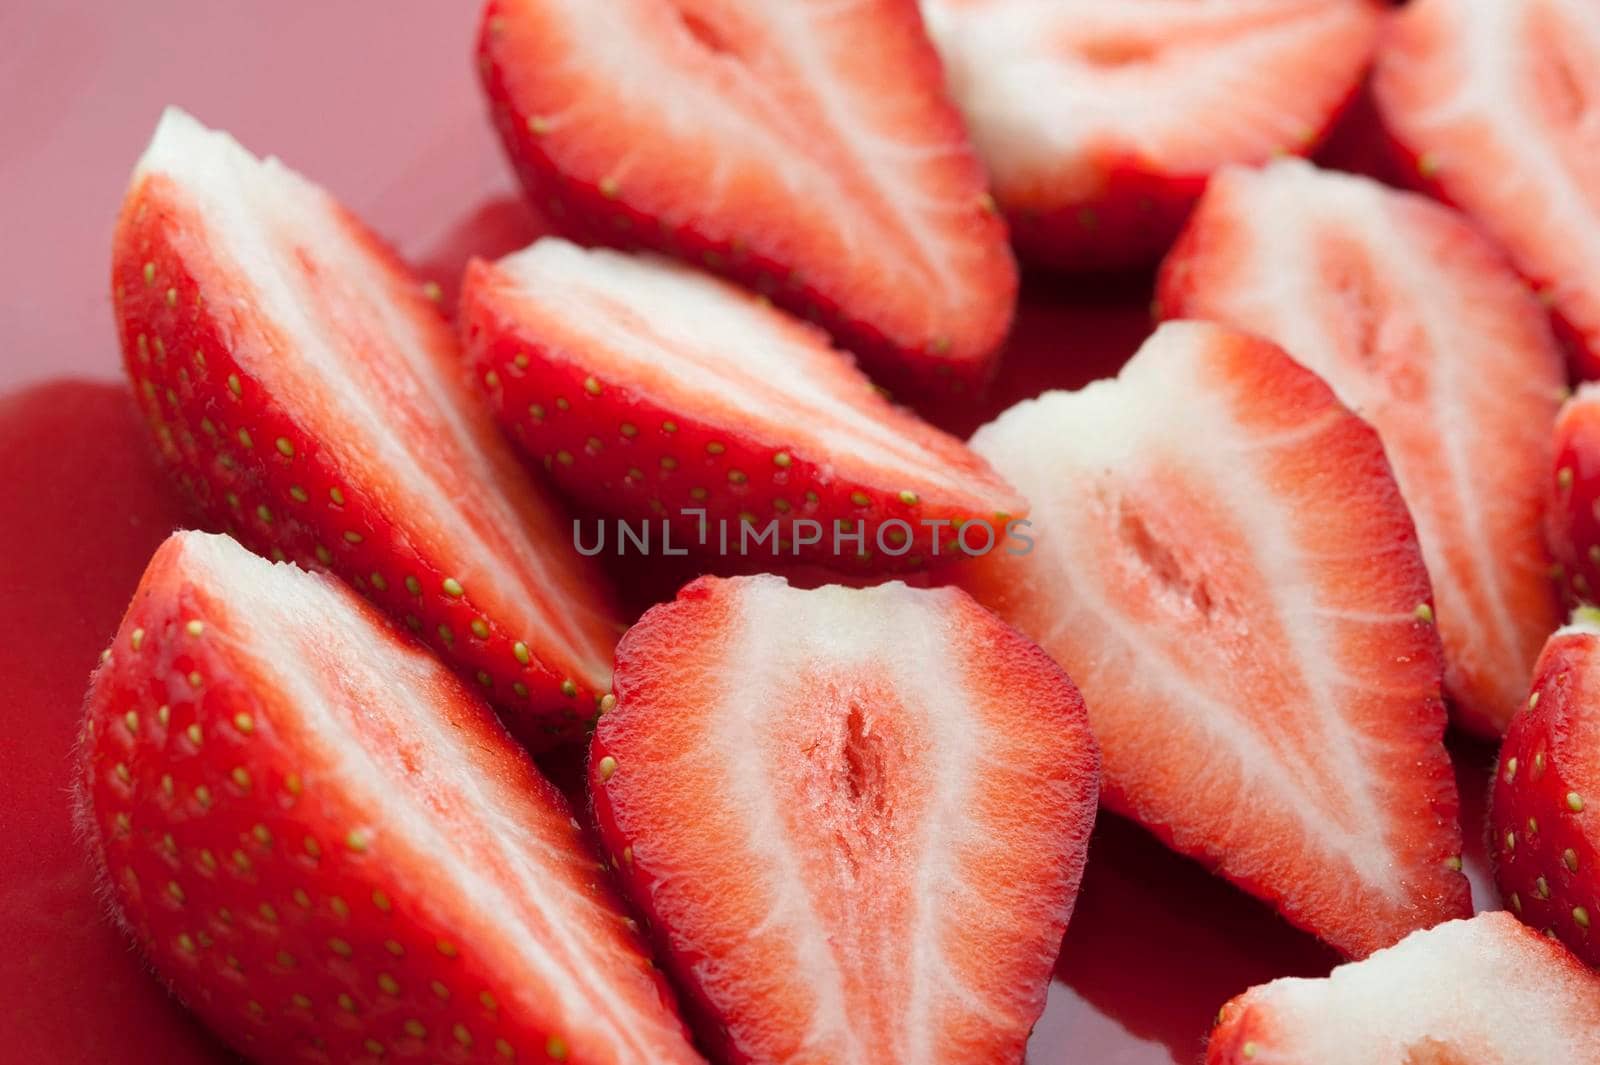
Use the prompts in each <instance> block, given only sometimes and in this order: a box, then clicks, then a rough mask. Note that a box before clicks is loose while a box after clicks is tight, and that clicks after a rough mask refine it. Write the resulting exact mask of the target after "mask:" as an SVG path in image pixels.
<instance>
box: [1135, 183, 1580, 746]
mask: <svg viewBox="0 0 1600 1065" xmlns="http://www.w3.org/2000/svg"><path fill="white" fill-rule="evenodd" d="M1157 303H1158V304H1159V306H1160V308H1161V313H1163V314H1165V315H1169V316H1171V317H1174V318H1209V319H1213V320H1215V321H1218V322H1221V323H1224V324H1226V325H1230V326H1233V327H1235V328H1237V329H1242V330H1244V331H1246V332H1251V333H1256V334H1258V335H1260V336H1263V337H1266V338H1268V339H1269V340H1272V341H1274V342H1276V343H1278V344H1280V345H1282V346H1283V347H1284V348H1285V349H1286V350H1287V351H1288V352H1289V353H1290V354H1291V355H1293V356H1294V358H1295V359H1296V360H1298V361H1299V362H1300V363H1301V364H1303V365H1304V366H1306V367H1308V368H1310V369H1312V370H1314V371H1316V372H1317V373H1318V374H1320V375H1321V376H1322V378H1323V379H1324V380H1326V381H1327V382H1328V384H1329V385H1330V386H1331V387H1332V388H1333V390H1334V391H1335V392H1336V393H1337V394H1338V396H1339V398H1340V400H1341V401H1342V402H1344V403H1346V404H1348V405H1349V406H1350V407H1352V408H1353V409H1354V410H1355V411H1356V413H1358V414H1360V415H1361V416H1362V417H1364V418H1366V419H1367V420H1368V421H1370V422H1371V423H1372V425H1373V427H1374V428H1375V429H1377V430H1378V433H1379V435H1380V436H1382V437H1383V443H1384V449H1385V451H1386V452H1387V453H1388V456H1389V461H1390V462H1391V463H1392V464H1393V465H1394V473H1395V480H1396V481H1398V482H1399V484H1400V492H1401V494H1402V495H1403V496H1404V497H1405V500H1406V503H1407V504H1408V505H1409V506H1410V509H1411V515H1412V518H1413V519H1414V520H1415V521H1416V525H1417V538H1418V539H1419V540H1420V541H1421V544H1422V556H1423V559H1424V561H1426V562H1427V565H1428V572H1429V574H1431V575H1432V578H1433V587H1434V590H1435V594H1436V595H1437V597H1438V611H1439V613H1438V622H1439V637H1440V639H1441V640H1442V641H1443V642H1444V650H1445V691H1446V692H1447V693H1448V694H1449V696H1450V697H1451V702H1452V706H1453V708H1454V709H1455V711H1456V715H1457V718H1458V720H1459V721H1460V722H1461V723H1462V724H1463V725H1465V726H1466V727H1468V728H1470V729H1471V730H1473V731H1474V732H1478V733H1482V734H1485V735H1491V736H1498V735H1499V734H1500V733H1501V732H1503V731H1504V730H1505V725H1506V722H1507V721H1509V720H1510V718H1511V715H1512V713H1513V712H1514V711H1515V710H1516V709H1517V707H1519V706H1521V705H1522V699H1523V696H1524V694H1525V690H1524V688H1523V685H1524V683H1525V678H1526V677H1527V676H1528V674H1529V672H1530V671H1531V670H1532V668H1533V662H1534V659H1535V658H1537V657H1538V654H1539V648H1540V646H1541V645H1542V644H1543V642H1544V638H1545V637H1546V636H1547V635H1548V634H1549V633H1550V632H1551V630H1553V629H1554V628H1555V627H1556V626H1557V625H1559V624H1560V621H1561V619H1560V612H1559V603H1558V601H1557V596H1556V594H1555V589H1554V588H1553V587H1552V586H1551V582H1550V578H1549V569H1550V559H1549V555H1548V553H1547V552H1546V550H1545V547H1544V539H1543V536H1542V535H1541V531H1540V523H1541V521H1542V515H1543V510H1544V482H1545V478H1546V477H1547V476H1548V471H1549V469H1550V452H1551V445H1550V431H1549V427H1550V425H1551V424H1552V423H1553V422H1554V420H1555V415H1556V410H1557V408H1558V406H1559V404H1560V402H1561V399H1560V397H1561V392H1562V390H1563V388H1564V386H1565V373H1564V369H1563V365H1562V356H1561V352H1560V348H1559V347H1558V346H1557V344H1556V341H1555V338H1554V337H1553V336H1552V335H1551V332H1550V326H1549V322H1548V319H1547V318H1546V315H1545V313H1544V311H1543V310H1542V309H1541V308H1540V307H1539V305H1538V302H1537V301H1536V300H1534V298H1533V296H1532V295H1531V294H1530V293H1529V292H1528V291H1527V289H1526V288H1525V287H1524V286H1523V284H1522V282H1521V280H1520V279H1519V278H1518V277H1517V276H1516V274H1515V273H1514V272H1513V271H1512V270H1511V268H1510V267H1509V266H1508V265H1507V264H1506V263H1505V261H1504V258H1503V256H1502V255H1501V253H1500V252H1499V251H1498V250H1497V249H1496V248H1495V247H1494V246H1493V245H1491V244H1489V243H1488V241H1486V240H1485V239H1484V238H1483V237H1482V236H1480V235H1479V234H1478V232H1477V231H1476V230H1475V229H1473V227H1472V226H1471V225H1469V224H1468V223H1467V222H1466V221H1465V220H1464V219H1462V218H1461V217H1460V216H1459V215H1457V214H1456V213H1455V212H1454V211H1451V210H1449V209H1448V208H1444V207H1440V206H1439V205H1437V204H1435V203H1432V202H1430V201H1428V200H1425V199H1423V198H1421V197H1418V196H1414V195H1410V194H1407V193H1399V192H1394V191H1391V190H1389V189H1386V188H1385V187H1384V186H1382V185H1379V184H1378V183H1376V182H1374V181H1370V180H1368V179H1365V178H1356V177H1349V176H1346V175H1341V174H1334V173H1331V172H1327V171H1319V170H1317V169H1315V168H1314V167H1312V166H1310V165H1309V164H1307V163H1303V162H1300V161H1298V160H1284V161H1282V162H1278V163H1274V164H1273V165H1271V166H1269V167H1267V168H1266V169H1264V170H1246V169H1244V168H1229V169H1227V170H1224V171H1222V172H1221V173H1219V174H1218V175H1217V176H1216V177H1214V178H1213V179H1212V181H1211V184H1210V186H1209V188H1208V189H1207V190H1206V194H1205V197H1204V199H1202V200H1201V201H1200V207H1199V209H1198V210H1197V211H1196V212H1195V215H1194V217H1193V218H1192V219H1191V221H1190V223H1189V228H1188V229H1187V230H1186V231H1185V233H1184V236H1183V237H1182V238H1181V239H1180V240H1179V242H1178V245H1177V246H1176V247H1175V248H1174V249H1173V251H1172V254H1171V255H1170V256H1169V257H1168V258H1167V261H1166V263H1165V266H1164V267H1163V270H1162V275H1161V282H1160V286H1159V294H1158V298H1157Z"/></svg>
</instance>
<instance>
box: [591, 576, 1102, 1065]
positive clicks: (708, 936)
mask: <svg viewBox="0 0 1600 1065" xmlns="http://www.w3.org/2000/svg"><path fill="white" fill-rule="evenodd" d="M855 597H859V598H855ZM819 618H828V619H829V621H830V622H831V623H829V624H823V625H819ZM875 625H876V626H887V627H889V628H890V630H891V631H890V632H889V633H887V634H886V633H885V630H884V628H881V627H880V628H878V629H877V631H876V632H874V631H872V630H873V627H874V626H875ZM835 630H842V631H843V632H844V633H851V632H854V633H859V634H860V635H859V637H853V636H852V635H841V634H840V633H839V632H836V631H835ZM835 641H840V642H837V643H836V642H835ZM891 645H898V646H899V647H900V651H899V653H898V654H886V651H887V649H888V648H889V647H890V646H891ZM757 648H764V649H765V650H761V651H758V652H757V654H756V655H755V657H753V658H747V657H744V655H745V654H746V653H747V652H750V651H752V650H753V649H757ZM769 652H770V654H769ZM897 658H898V659H899V661H896V660H895V659H897ZM907 661H911V662H914V663H915V664H914V665H910V666H908V665H906V662H907ZM802 663H803V664H802ZM908 670H917V671H921V672H925V673H930V674H935V675H938V674H940V673H942V672H943V671H945V670H949V671H950V672H949V673H948V675H947V676H946V677H945V678H943V679H941V681H940V683H939V684H938V685H937V686H936V687H935V688H933V689H930V688H924V687H922V685H921V683H920V682H918V681H917V680H915V679H910V678H908V676H907V671H908ZM946 681H948V683H946ZM769 685H770V687H769ZM935 691H937V693H938V694H934V693H935ZM953 703H962V704H964V705H963V707H962V708H961V709H952V704H953ZM745 706H748V707H749V708H750V712H749V713H748V714H747V713H746V712H745V711H744V710H742V709H738V708H740V707H745ZM969 714H970V717H968V716H966V715H969ZM947 745H948V746H947ZM958 749H959V753H958V754H955V756H954V757H953V758H951V757H950V756H951V755H952V754H953V753H954V752H957V750H958ZM752 768H753V769H755V776H753V777H752V776H750V775H748V773H747V770H748V769H752ZM1097 775H1098V753H1097V751H1096V749H1095V746H1094V742H1093V739H1092V738H1091V736H1090V734H1089V732H1088V729H1087V722H1086V720H1085V717H1084V714H1083V708H1082V702H1081V700H1080V699H1079V697H1078V695H1077V692H1076V689H1075V688H1074V687H1073V686H1072V684H1071V681H1070V680H1068V679H1067V678H1066V676H1065V674H1063V673H1062V672H1061V670H1060V668H1059V667H1058V666H1056V665H1055V664H1054V663H1053V662H1051V661H1050V659H1049V658H1048V657H1047V656H1045V655H1044V653H1043V652H1042V651H1040V650H1039V648H1038V647H1037V646H1035V645H1033V644H1032V643H1031V642H1029V641H1028V640H1026V639H1025V638H1023V637H1022V636H1021V635H1020V634H1018V633H1016V632H1015V631H1014V630H1012V629H1010V628H1009V627H1008V626H1006V625H1004V624H1003V623H1002V622H1000V621H999V620H998V619H997V618H995V617H994V616H993V615H991V614H989V613H988V612H987V611H985V610H983V609H982V608H981V607H979V606H978V605H977V604H976V603H974V602H973V601H972V600H971V599H970V598H968V597H967V596H966V595H965V594H963V593H960V592H958V591H955V590H953V589H939V590H935V591H914V590H911V589H907V588H906V587H905V586H903V585H899V584H888V585H881V586H879V587H877V588H873V589H867V590H847V589H843V588H839V587H828V588H823V589H819V590H816V591H810V592H801V591H798V590H795V589H790V588H787V587H785V586H784V584H783V582H782V581H781V579H778V578H774V577H770V576H765V577H746V578H735V579H732V580H719V579H716V578H702V579H700V580H698V581H695V582H694V583H692V584H690V585H689V586H687V587H686V588H684V589H683V591H682V592H681V593H680V594H679V596H678V598H677V600H675V601H674V602H672V603H669V604H665V605H662V606H658V607H655V608H654V609H652V610H651V611H650V612H648V613H647V614H646V615H645V616H644V618H643V619H641V621H640V622H639V623H638V624H637V625H635V626H634V628H633V629H631V630H630V631H629V634H628V635H627V636H626V637H625V638H624V639H623V642H622V644H621V646H620V647H619V649H618V670H617V704H616V708H615V709H614V710H612V711H609V712H608V713H606V714H605V715H603V716H602V717H601V719H600V723H599V726H598V727H597V729H596V732H595V737H594V740H593V742H592V744H591V747H590V752H589V785H590V790H591V794H592V795H593V796H594V804H595V814H596V818H597V821H598V824H599V827H600V831H601V834H602V837H603V839H604V840H605V842H606V844H607V847H608V849H609V851H610V853H611V855H612V863H613V867H614V868H615V869H616V870H617V872H618V874H619V876H620V877H621V879H622V882H623V884H624V885H625V887H626V888H627V890H628V892H629V894H630V895H631V897H632V898H633V899H634V900H635V902H636V903H637V904H638V905H639V906H640V907H641V908H642V909H643V910H644V912H645V913H646V914H647V915H648V916H649V920H650V927H651V929H652V932H653V934H654V936H655V939H656V942H657V944H658V948H659V950H660V951H661V955H662V957H663V958H664V960H665V962H666V964H667V965H668V967H669V969H670V971H671V972H672V973H673V974H674V975H675V976H676V977H677V978H678V984H679V986H680V988H682V989H683V991H684V994H685V995H686V1002H687V1003H688V1005H690V1006H691V1007H692V1009H693V1012H694V1013H695V1015H696V1017H697V1019H698V1030H699V1031H700V1032H701V1033H702V1036H703V1038H704V1039H705V1040H706V1041H707V1043H708V1045H710V1046H711V1047H712V1048H713V1049H714V1055H713V1056H714V1057H715V1058H716V1060H719V1061H725V1062H729V1063H747V1062H780V1061H781V1062H815V1063H818V1065H821V1063H823V1062H828V1063H835V1065H845V1063H851V1062H879V1061H919V1062H926V1063H935V1062H951V1063H955V1062H960V1063H963V1065H977V1063H982V1062H996V1063H998V1062H1015V1061H1017V1060H1019V1059H1020V1058H1021V1055H1022V1053H1023V1048H1024V1044H1025V1041H1026V1038H1027V1035H1028V1031H1029V1029H1030V1028H1031V1027H1032V1025H1033V1023H1034V1021H1035V1020H1036V1019H1037V1017H1038V1015H1039V1012H1040V1011H1041V1010H1042V1008H1043V1005H1044V993H1045V989H1046V984H1047V982H1048V974H1049V972H1050V970H1051V968H1052V966H1053V964H1054V956H1055V954H1056V953H1057V951H1058V948H1059V944H1060V937H1061V934H1062V931H1063V930H1064V929H1065V927H1066V923H1067V920H1068V918H1069V917H1070V915H1071V910H1072V903H1073V901H1074V900H1075V898H1076V895H1077V887H1078V883H1079V881H1080V878H1081V875H1082V868H1083V862H1084V857H1085V850H1086V847H1087V839H1088V832H1089V828H1090V825H1091V824H1092V821H1093V817H1094V805H1095V796H1096V790H1097V789H1096V782H1097ZM748 787H753V788H754V789H755V790H747V788H748ZM708 789H710V790H708ZM713 794H715V795H718V796H724V797H725V799H724V800H723V801H719V802H717V803H714V804H707V802H706V801H705V799H706V796H707V795H713ZM941 802H953V803H958V805H956V806H951V807H941V805H940V803H941ZM769 803H770V804H771V805H770V806H768V805H767V804H769ZM941 808H947V809H949V810H950V813H951V816H953V817H956V818H959V819H960V821H961V822H962V823H963V824H965V825H968V826H971V831H968V830H965V829H962V828H957V827H955V826H954V824H953V823H945V824H940V823H939V822H938V817H937V815H935V814H934V811H935V810H938V809H941ZM762 809H766V810H768V811H769V813H770V815H771V816H772V817H773V818H774V821H773V822H772V823H770V824H768V823H764V822H762V820H761V819H762V817H763V816H765V815H761V814H753V813H751V811H752V810H762ZM957 810H959V813H957V812H956V811H957ZM774 870H779V872H774ZM930 878H931V879H930ZM932 884H937V885H938V886H930V885H932ZM927 891H932V892H933V893H934V894H933V895H931V896H929V895H923V894H922V892H927ZM794 906H801V907H804V908H805V910H806V916H804V917H799V916H798V915H797V914H796V913H795V912H794V911H793V909H791V907H794ZM795 920H798V921H799V922H800V923H799V924H795V925H792V926H790V927H785V926H786V925H787V924H789V923H790V922H791V921H795ZM908 928H916V929H918V931H916V932H915V933H909V934H908V933H907V932H906V931H905V930H906V929H908ZM925 951H932V952H935V956H934V957H930V956H929V955H928V954H926V953H925ZM935 974H937V975H935ZM926 981H942V982H945V985H946V986H947V987H948V988H949V991H948V993H947V994H946V995H944V996H940V997H939V998H937V999H935V1000H930V999H929V998H928V997H927V995H928V993H929V992H928V986H929V985H928V984H927V983H926Z"/></svg>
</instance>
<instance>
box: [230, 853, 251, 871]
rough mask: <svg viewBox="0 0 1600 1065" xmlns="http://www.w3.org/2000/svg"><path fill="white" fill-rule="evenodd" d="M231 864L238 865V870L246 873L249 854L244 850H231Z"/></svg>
mask: <svg viewBox="0 0 1600 1065" xmlns="http://www.w3.org/2000/svg"><path fill="white" fill-rule="evenodd" d="M233 864H234V865H236V866H238V868H239V871H240V872H242V873H247V872H249V871H250V856H249V855H248V854H246V853H245V852H244V851H241V850H236V851H234V852H233Z"/></svg>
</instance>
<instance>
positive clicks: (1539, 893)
mask: <svg viewBox="0 0 1600 1065" xmlns="http://www.w3.org/2000/svg"><path fill="white" fill-rule="evenodd" d="M1490 824H1491V832H1490V835H1489V853H1490V855H1491V857H1492V858H1493V860H1494V868H1495V881H1496V883H1497V884H1498V885H1499V888H1500V894H1501V897H1502V898H1504V899H1505V902H1506V905H1508V906H1510V907H1511V909H1512V911H1513V912H1515V913H1516V914H1517V916H1519V917H1521V918H1522V919H1523V920H1524V921H1526V922H1527V923H1528V924H1529V925H1530V926H1531V927H1533V928H1534V929H1537V930H1539V931H1543V932H1545V933H1546V934H1549V935H1553V936H1555V937H1557V938H1559V939H1560V940H1561V941H1562V942H1564V943H1566V944H1567V946H1568V947H1570V948H1572V951H1573V953H1575V954H1577V955H1578V956H1579V957H1580V958H1582V959H1583V960H1584V961H1586V962H1588V963H1589V964H1590V965H1592V966H1595V967H1596V968H1600V614H1597V613H1596V612H1595V611H1594V610H1593V609H1582V610H1579V611H1578V612H1577V614H1576V615H1575V616H1574V618H1573V621H1572V624H1570V625H1568V626H1567V627H1565V628H1563V629H1561V630H1560V631H1559V632H1557V633H1555V634H1554V635H1553V636H1551V637H1550V642H1549V643H1548V644H1546V645H1545V649H1544V653H1543V654H1542V655H1540V657H1539V664H1538V667H1537V668H1536V669H1535V670H1534V673H1533V691H1532V694H1531V695H1530V696H1529V697H1528V706H1527V709H1525V710H1523V711H1522V712H1521V713H1519V714H1518V715H1517V716H1516V717H1515V718H1513V719H1512V722H1511V728H1510V730H1509V731H1508V732H1507V733H1506V738H1505V743H1504V744H1503V745H1502V746H1501V749H1500V762H1499V766H1498V767H1497V769H1496V772H1495V778H1494V791H1493V793H1492V800H1491V816H1490Z"/></svg>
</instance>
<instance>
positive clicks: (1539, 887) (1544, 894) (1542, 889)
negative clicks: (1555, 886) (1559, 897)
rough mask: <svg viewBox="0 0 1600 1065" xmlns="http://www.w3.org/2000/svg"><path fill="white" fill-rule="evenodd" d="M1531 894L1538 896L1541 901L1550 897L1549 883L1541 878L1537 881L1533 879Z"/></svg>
mask: <svg viewBox="0 0 1600 1065" xmlns="http://www.w3.org/2000/svg"><path fill="white" fill-rule="evenodd" d="M1533 893H1534V894H1535V895H1537V896H1539V897H1540V898H1541V899H1547V898H1549V897H1550V881H1548V880H1546V879H1545V878H1544V877H1542V876H1541V877H1538V878H1537V879H1535V880H1534V882H1533Z"/></svg>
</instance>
